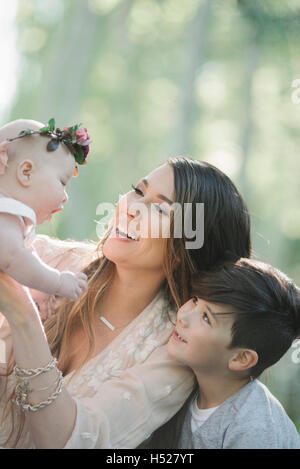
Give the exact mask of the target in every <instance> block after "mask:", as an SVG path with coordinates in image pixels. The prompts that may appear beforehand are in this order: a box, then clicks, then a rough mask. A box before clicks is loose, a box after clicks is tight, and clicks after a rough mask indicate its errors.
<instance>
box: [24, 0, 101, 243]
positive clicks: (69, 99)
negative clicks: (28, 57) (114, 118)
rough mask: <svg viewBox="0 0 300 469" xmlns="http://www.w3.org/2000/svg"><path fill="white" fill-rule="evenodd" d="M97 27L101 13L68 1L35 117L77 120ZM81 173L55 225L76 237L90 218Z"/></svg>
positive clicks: (63, 121) (46, 67)
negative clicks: (67, 203)
mask: <svg viewBox="0 0 300 469" xmlns="http://www.w3.org/2000/svg"><path fill="white" fill-rule="evenodd" d="M87 25H88V27H87ZM100 28H101V16H99V15H95V14H93V13H92V12H91V11H90V10H89V8H87V2H86V0H77V1H76V2H74V1H72V2H71V6H70V7H69V9H68V10H67V11H66V13H65V20H64V21H62V22H61V25H60V28H59V30H58V32H57V34H56V38H55V40H54V41H53V43H52V44H51V50H50V51H49V54H48V58H47V61H46V63H45V65H44V70H43V79H42V88H41V91H40V93H39V95H38V98H39V99H38V102H36V103H35V106H34V109H33V111H34V114H35V115H36V116H41V119H43V120H44V121H46V122H47V121H48V119H49V118H50V117H55V118H56V122H57V125H59V126H66V125H71V124H73V123H75V122H76V121H79V120H80V106H81V102H82V98H83V93H84V89H85V85H86V78H87V77H88V73H87V71H88V69H89V68H90V65H91V62H92V59H93V56H94V50H95V48H97V38H98V35H99V30H100ZM55 109H56V110H57V109H59V113H57V112H56V115H55V112H54V111H52V110H55ZM78 123H80V122H78ZM83 124H84V123H83ZM80 169H81V168H79V170H80ZM83 171H84V169H83ZM83 176H84V175H82V176H81V175H80V176H79V178H78V180H76V182H75V185H76V188H74V190H70V196H71V197H70V200H71V204H70V205H71V207H69V206H67V207H66V213H65V216H64V219H63V222H62V224H61V225H60V226H59V231H60V232H63V233H68V234H69V233H70V235H69V236H72V237H74V238H77V239H82V238H83V237H85V236H86V235H87V226H89V224H90V221H91V220H90V219H89V218H90V217H89V215H88V211H87V210H86V207H88V205H89V204H88V191H87V190H86V187H87V185H86V182H85V180H84V177H83Z"/></svg>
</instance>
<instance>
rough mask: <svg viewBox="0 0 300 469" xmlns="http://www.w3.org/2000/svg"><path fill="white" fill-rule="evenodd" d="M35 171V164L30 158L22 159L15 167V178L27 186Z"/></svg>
mask: <svg viewBox="0 0 300 469" xmlns="http://www.w3.org/2000/svg"><path fill="white" fill-rule="evenodd" d="M34 171H35V164H34V162H33V161H31V160H24V161H22V162H21V163H19V165H18V167H17V180H18V181H19V183H20V184H21V186H23V187H29V186H30V185H31V182H32V176H33V173H34Z"/></svg>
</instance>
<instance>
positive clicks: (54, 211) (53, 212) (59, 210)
mask: <svg viewBox="0 0 300 469" xmlns="http://www.w3.org/2000/svg"><path fill="white" fill-rule="evenodd" d="M62 210H63V207H60V208H57V209H56V210H53V211H52V212H51V213H50V215H49V217H48V218H47V221H51V219H52V216H53V215H54V214H55V213H58V212H61V211H62Z"/></svg>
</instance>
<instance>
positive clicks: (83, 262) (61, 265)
mask: <svg viewBox="0 0 300 469" xmlns="http://www.w3.org/2000/svg"><path fill="white" fill-rule="evenodd" d="M32 247H33V249H34V250H35V251H36V253H37V254H38V255H39V257H40V258H41V259H42V260H43V262H45V263H46V264H48V265H50V266H51V267H54V268H58V269H59V270H73V269H72V266H73V265H75V266H76V270H77V268H78V269H79V270H81V269H82V268H84V267H85V266H87V265H88V264H89V263H90V262H92V261H94V260H96V259H97V258H98V257H99V256H100V255H101V253H100V252H99V249H98V244H97V243H96V242H95V241H90V240H84V241H76V240H73V239H66V240H61V239H58V238H51V237H50V236H47V235H37V236H36V238H35V240H34V241H33V243H32Z"/></svg>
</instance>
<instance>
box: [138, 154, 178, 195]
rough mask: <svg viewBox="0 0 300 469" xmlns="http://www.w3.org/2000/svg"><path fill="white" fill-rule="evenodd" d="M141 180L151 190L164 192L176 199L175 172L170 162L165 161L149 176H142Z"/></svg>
mask: <svg viewBox="0 0 300 469" xmlns="http://www.w3.org/2000/svg"><path fill="white" fill-rule="evenodd" d="M141 181H143V183H144V184H145V186H146V187H149V189H150V190H151V191H153V192H155V193H157V194H162V195H164V196H165V197H167V198H168V199H170V200H171V201H173V200H174V192H175V187H174V172H173V168H172V167H171V166H170V165H169V164H167V163H165V164H163V165H161V166H159V167H158V168H156V169H154V170H153V171H151V173H149V174H148V175H147V176H145V177H142V178H141Z"/></svg>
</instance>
